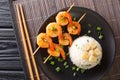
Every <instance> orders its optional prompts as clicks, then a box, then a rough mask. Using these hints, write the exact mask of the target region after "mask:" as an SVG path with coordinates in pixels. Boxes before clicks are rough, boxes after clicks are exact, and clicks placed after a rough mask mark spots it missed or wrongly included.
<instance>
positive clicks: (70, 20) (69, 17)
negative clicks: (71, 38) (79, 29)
mask: <svg viewBox="0 0 120 80" xmlns="http://www.w3.org/2000/svg"><path fill="white" fill-rule="evenodd" d="M64 16H66V17H67V18H68V21H69V24H71V25H72V17H71V15H70V13H68V12H66V13H65V14H64Z"/></svg>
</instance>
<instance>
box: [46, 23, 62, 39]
mask: <svg viewBox="0 0 120 80" xmlns="http://www.w3.org/2000/svg"><path fill="white" fill-rule="evenodd" d="M46 33H47V35H49V36H50V37H57V36H59V37H61V36H62V28H61V26H60V25H59V24H57V23H56V22H52V23H49V24H48V25H47V27H46Z"/></svg>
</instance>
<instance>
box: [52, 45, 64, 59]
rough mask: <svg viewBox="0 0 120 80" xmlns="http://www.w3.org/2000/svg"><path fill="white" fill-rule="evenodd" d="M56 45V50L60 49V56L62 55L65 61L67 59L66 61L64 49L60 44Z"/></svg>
mask: <svg viewBox="0 0 120 80" xmlns="http://www.w3.org/2000/svg"><path fill="white" fill-rule="evenodd" d="M54 45H55V47H56V48H58V49H59V51H60V54H61V56H62V58H63V60H65V59H66V56H65V52H64V50H63V48H61V47H60V45H58V44H54Z"/></svg>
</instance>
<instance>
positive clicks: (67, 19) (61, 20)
mask: <svg viewBox="0 0 120 80" xmlns="http://www.w3.org/2000/svg"><path fill="white" fill-rule="evenodd" d="M73 6H74V3H73V4H72V5H71V6H70V8H69V9H68V10H67V11H61V12H59V13H58V14H57V16H56V18H55V19H56V22H57V23H58V24H59V25H61V26H65V25H67V24H68V23H70V24H72V17H71V15H70V13H69V11H70V10H71V9H72V7H73Z"/></svg>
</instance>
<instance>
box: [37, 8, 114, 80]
mask: <svg viewBox="0 0 120 80" xmlns="http://www.w3.org/2000/svg"><path fill="white" fill-rule="evenodd" d="M67 9H68V8H65V9H62V10H67ZM60 11H61V10H60ZM85 12H86V13H87V15H86V16H85V18H84V19H83V20H82V21H81V22H80V24H81V25H82V31H81V34H80V35H79V36H82V35H84V34H86V33H87V31H88V30H89V29H90V30H91V31H92V32H91V33H90V34H88V36H92V37H94V38H95V39H96V40H97V41H98V42H99V43H100V44H101V46H102V48H103V57H102V60H101V65H97V66H96V67H94V68H93V69H90V70H87V71H86V72H85V73H83V74H81V73H80V72H77V75H76V76H75V77H73V76H72V74H73V72H74V71H73V70H71V67H72V66H73V64H72V63H71V61H70V59H69V57H67V60H66V61H67V62H68V64H69V68H68V69H65V68H64V66H63V62H57V60H56V59H54V61H55V66H52V65H50V62H49V61H48V62H47V63H46V64H43V57H44V56H46V57H47V56H48V53H47V49H40V50H39V51H38V52H37V54H36V59H37V65H38V66H39V67H40V68H41V69H42V70H43V72H44V73H45V74H46V75H47V76H48V77H49V78H50V80H99V79H101V78H102V77H103V75H104V74H105V72H106V71H107V70H108V69H109V68H110V67H111V64H112V62H113V59H114V56H115V39H114V35H113V32H112V30H111V28H110V26H109V25H108V23H107V22H106V21H105V19H104V18H103V17H101V16H100V15H99V14H98V13H96V12H94V11H92V10H89V9H86V8H82V7H73V8H72V9H71V11H70V14H71V15H72V16H75V17H77V20H78V19H79V18H80V16H82V15H83V13H85ZM57 13H58V12H57ZM57 13H55V14H53V15H52V16H50V17H49V18H48V19H47V20H46V21H45V22H44V23H43V25H42V26H41V28H40V30H39V33H40V32H45V31H46V25H47V24H49V23H50V22H55V17H56V14H57ZM88 24H91V25H92V27H89V26H88ZM97 26H100V27H102V33H103V35H104V38H103V39H102V40H99V39H98V34H97V32H98V31H97V30H96V27H97ZM39 33H38V34H39ZM79 36H72V37H73V39H75V38H76V37H79ZM64 49H65V51H66V52H67V51H68V50H67V48H66V47H65V48H64ZM57 66H60V67H61V68H62V71H61V72H59V73H58V72H56V71H55V68H56V67H57Z"/></svg>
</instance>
